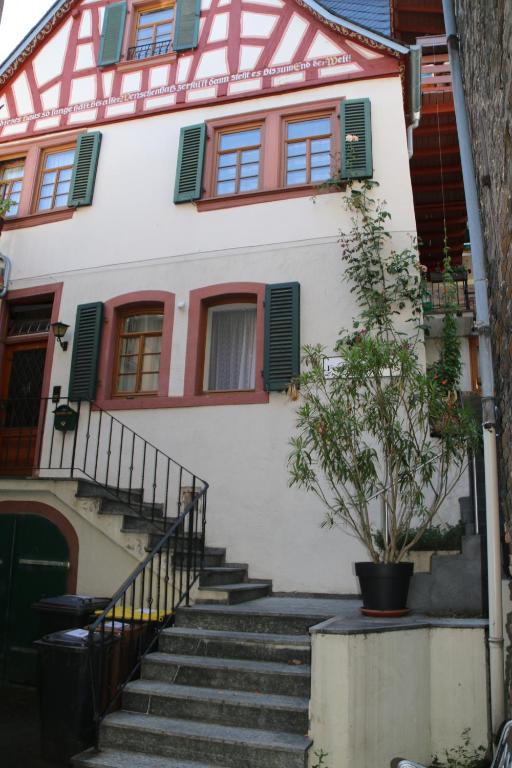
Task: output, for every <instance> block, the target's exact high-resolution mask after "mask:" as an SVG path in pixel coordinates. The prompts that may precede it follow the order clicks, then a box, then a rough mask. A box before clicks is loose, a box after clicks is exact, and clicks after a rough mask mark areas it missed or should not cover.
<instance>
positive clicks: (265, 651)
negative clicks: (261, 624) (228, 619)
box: [158, 627, 311, 664]
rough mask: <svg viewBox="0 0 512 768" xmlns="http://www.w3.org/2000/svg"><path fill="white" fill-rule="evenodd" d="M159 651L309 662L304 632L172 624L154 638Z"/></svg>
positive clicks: (309, 657) (308, 647)
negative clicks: (203, 627) (158, 637)
mask: <svg viewBox="0 0 512 768" xmlns="http://www.w3.org/2000/svg"><path fill="white" fill-rule="evenodd" d="M158 645H159V650H160V651H161V652H162V653H174V654H178V655H182V656H189V655H197V656H208V657H212V656H213V657H217V658H227V659H249V660H252V661H276V662H281V663H284V664H286V663H292V664H295V663H297V662H299V663H302V664H309V663H310V660H311V642H310V639H309V636H308V635H271V634H263V633H258V632H222V631H218V630H213V629H192V628H190V629H189V628H187V627H183V628H181V627H173V628H172V629H165V630H164V631H163V632H162V634H161V636H160V639H159V641H158Z"/></svg>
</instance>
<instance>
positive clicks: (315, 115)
mask: <svg viewBox="0 0 512 768" xmlns="http://www.w3.org/2000/svg"><path fill="white" fill-rule="evenodd" d="M324 117H327V118H328V119H329V120H330V123H331V132H330V134H329V139H330V140H331V149H332V148H333V146H334V134H335V130H334V127H335V126H333V115H332V111H330V110H329V111H326V112H317V111H314V112H311V113H310V114H307V115H294V116H292V117H284V118H283V127H282V133H283V139H282V142H281V146H282V157H281V168H282V176H281V184H282V186H283V187H286V188H287V189H293V188H294V187H297V186H302V185H303V184H304V182H301V183H300V184H288V182H287V180H286V175H287V160H288V154H287V148H288V145H289V144H295V143H297V142H299V141H306V176H307V179H308V180H307V181H306V182H305V183H306V184H309V185H310V186H318V185H319V184H325V183H326V182H325V181H324V182H317V181H311V141H315V140H316V139H324V138H327V137H326V136H311V137H310V136H307V137H305V138H304V139H288V135H287V133H288V126H289V125H290V124H291V123H303V122H305V121H307V120H316V119H322V118H324ZM333 171H334V158H333V155H332V152H331V176H332V174H333Z"/></svg>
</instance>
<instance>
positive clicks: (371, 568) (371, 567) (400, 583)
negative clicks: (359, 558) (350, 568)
mask: <svg viewBox="0 0 512 768" xmlns="http://www.w3.org/2000/svg"><path fill="white" fill-rule="evenodd" d="M355 566H356V575H357V577H358V579H359V584H360V586H361V597H362V598H363V608H362V611H363V613H368V614H371V613H373V612H375V613H387V614H389V615H397V616H400V615H403V614H404V613H407V594H408V592H409V584H410V581H411V576H412V572H413V568H414V565H413V563H356V564H355Z"/></svg>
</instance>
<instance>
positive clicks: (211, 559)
mask: <svg viewBox="0 0 512 768" xmlns="http://www.w3.org/2000/svg"><path fill="white" fill-rule="evenodd" d="M156 543H157V541H155V544H156ZM225 561H226V550H225V549H222V548H221V547H205V550H204V562H203V565H204V567H205V568H210V567H217V566H221V565H224V563H225ZM181 565H184V567H186V565H187V558H186V555H184V554H183V553H181V552H177V553H176V567H177V568H179V567H180V566H181Z"/></svg>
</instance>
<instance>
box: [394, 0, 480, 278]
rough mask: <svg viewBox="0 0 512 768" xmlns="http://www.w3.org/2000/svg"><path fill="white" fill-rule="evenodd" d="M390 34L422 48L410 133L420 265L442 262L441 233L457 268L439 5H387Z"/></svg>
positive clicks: (458, 197) (430, 0) (462, 226)
mask: <svg viewBox="0 0 512 768" xmlns="http://www.w3.org/2000/svg"><path fill="white" fill-rule="evenodd" d="M392 10H393V33H394V36H395V38H397V39H399V40H401V41H402V42H404V43H408V44H411V43H417V44H418V45H420V46H421V48H422V54H423V56H422V71H421V76H422V109H421V120H420V124H419V127H418V128H416V130H415V131H414V139H413V140H414V154H413V156H412V159H411V177H412V188H413V195H414V207H415V212H416V224H417V229H418V238H419V242H420V258H421V262H422V264H424V265H425V266H427V267H428V268H429V269H437V268H439V267H440V266H441V264H442V261H443V257H444V254H443V248H444V230H445V223H446V235H447V243H448V247H449V249H450V255H451V257H452V261H453V263H454V264H459V263H461V259H462V251H463V248H464V241H465V240H466V239H467V234H466V222H467V215H466V204H465V198H464V187H463V182H462V168H461V163H460V152H459V142H458V138H457V127H456V123H455V107H454V103H453V94H452V85H451V71H450V63H449V59H448V51H447V47H446V36H445V30H444V20H443V7H442V0H392Z"/></svg>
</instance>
